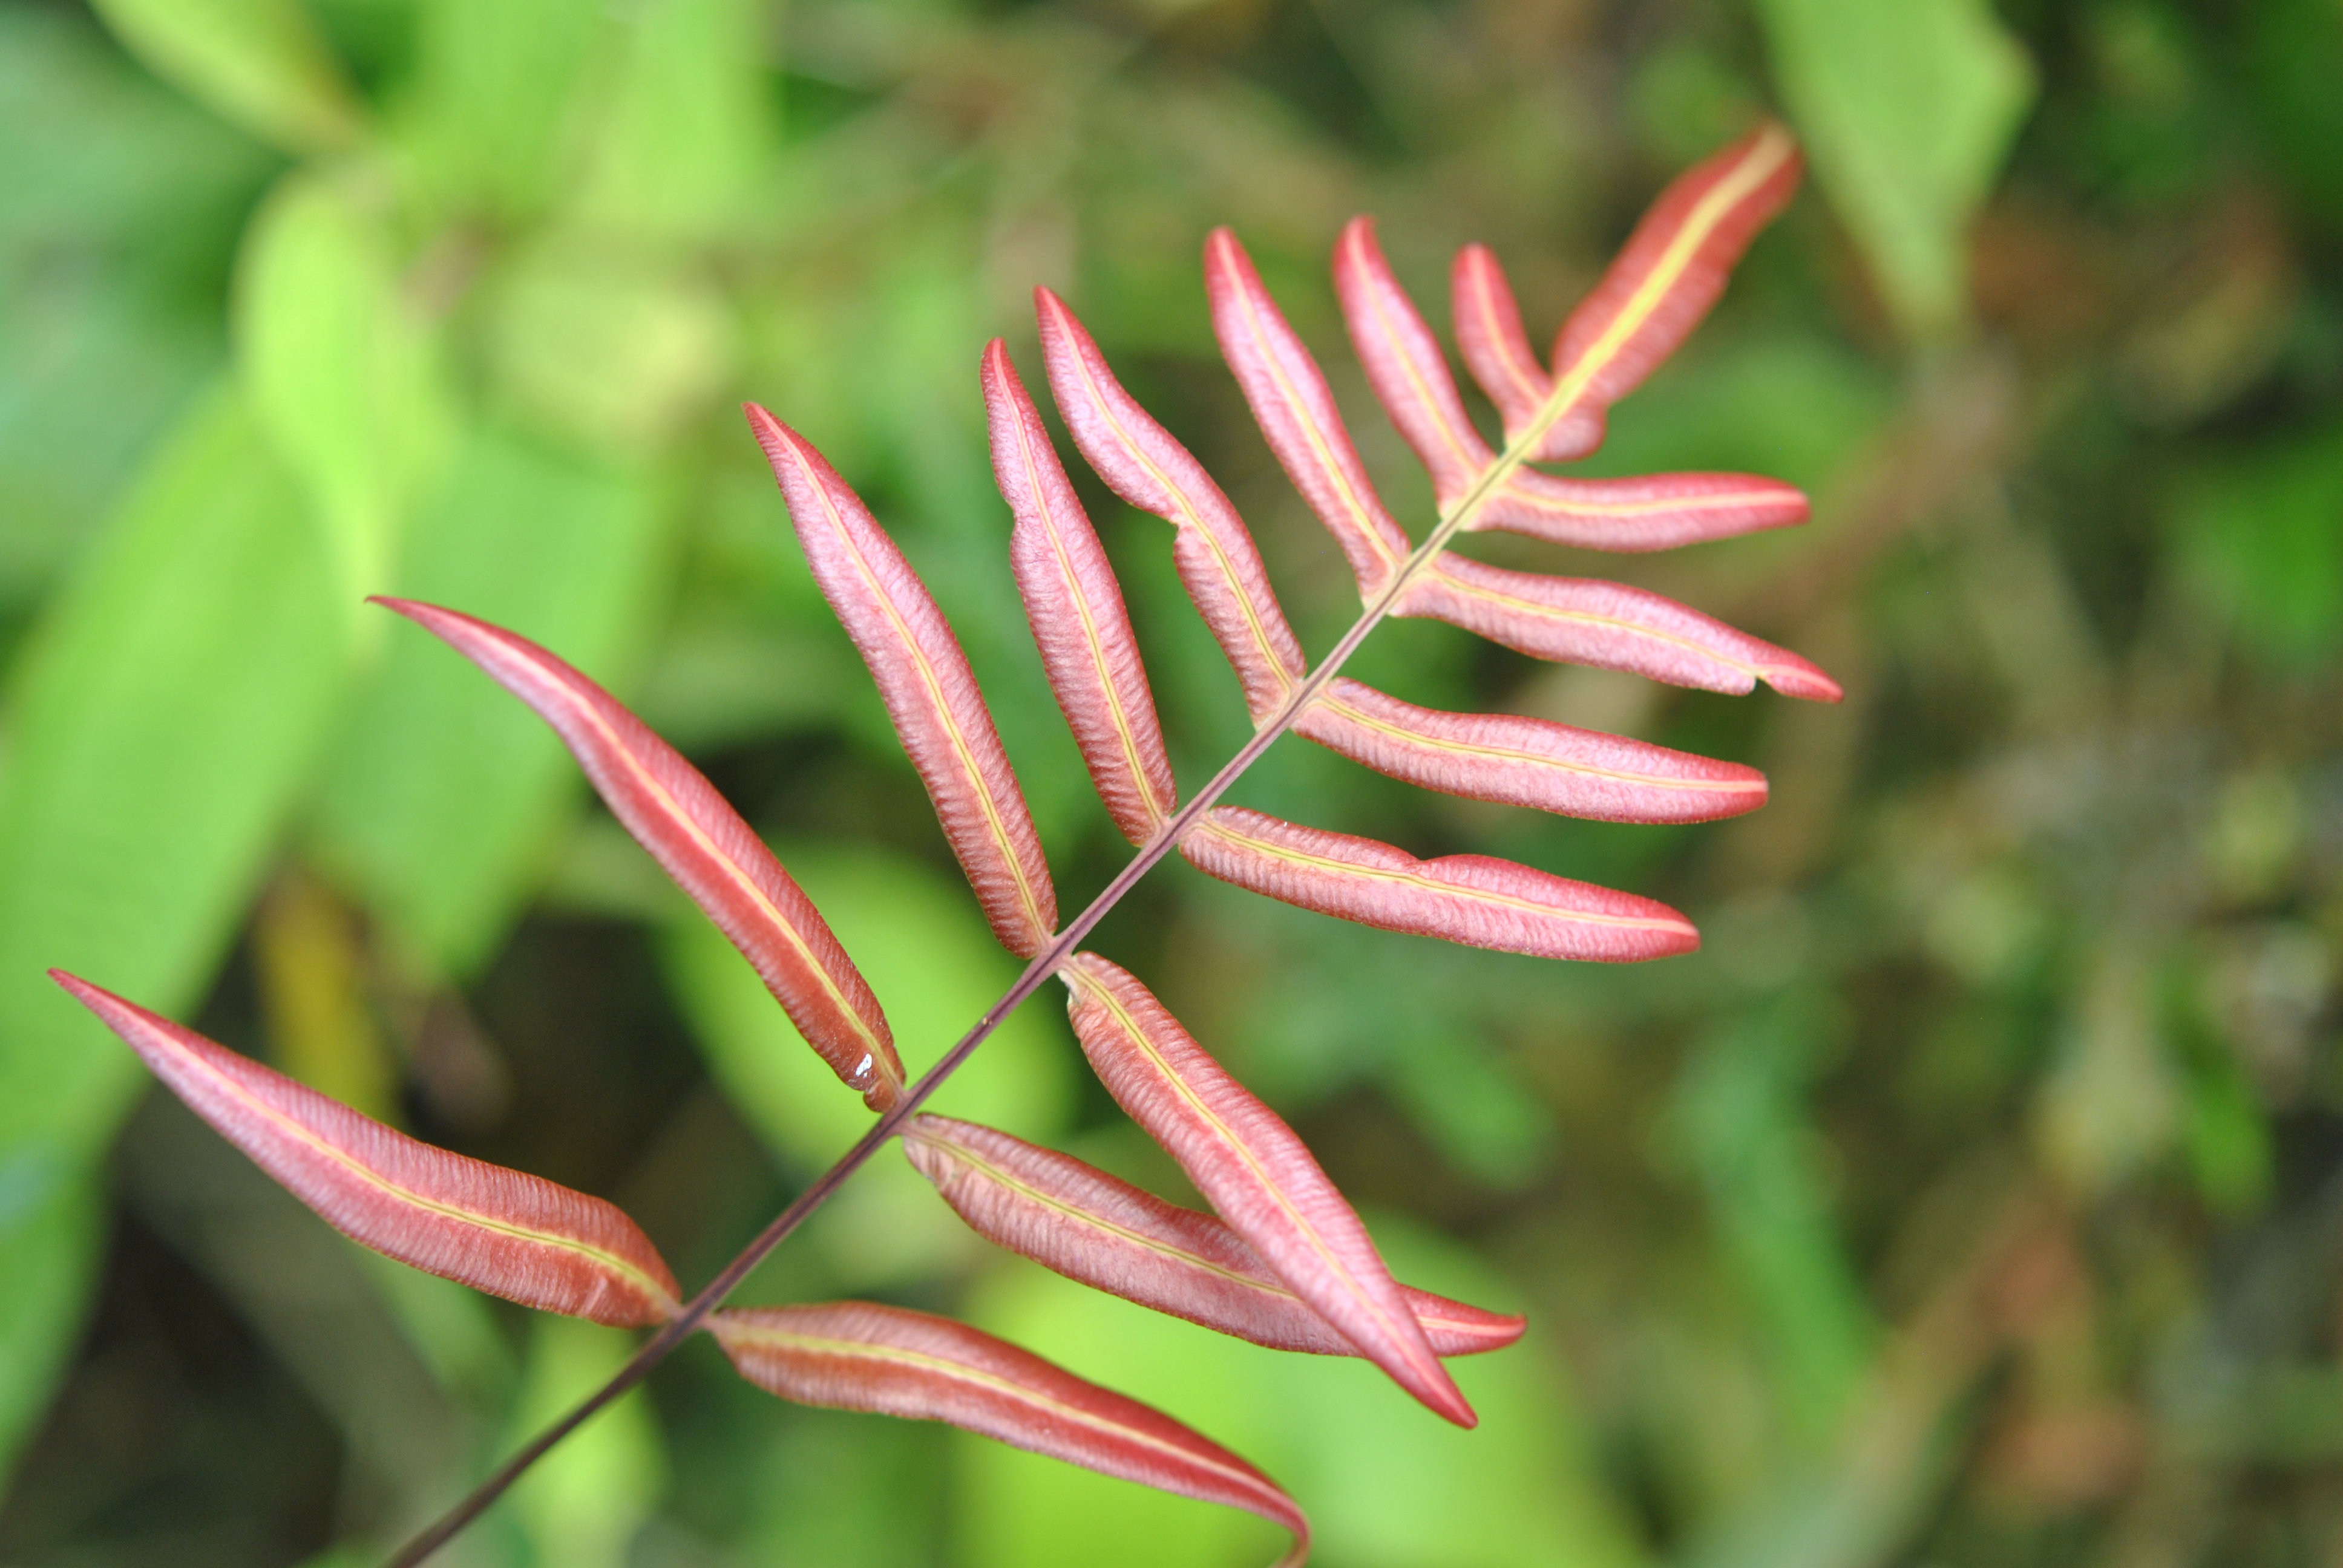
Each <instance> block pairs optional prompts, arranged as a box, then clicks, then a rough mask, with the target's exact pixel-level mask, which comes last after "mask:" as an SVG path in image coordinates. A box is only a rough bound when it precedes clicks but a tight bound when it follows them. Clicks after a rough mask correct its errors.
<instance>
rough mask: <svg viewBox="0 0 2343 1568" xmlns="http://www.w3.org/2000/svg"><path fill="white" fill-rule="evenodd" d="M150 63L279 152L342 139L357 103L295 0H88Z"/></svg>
mask: <svg viewBox="0 0 2343 1568" xmlns="http://www.w3.org/2000/svg"><path fill="white" fill-rule="evenodd" d="M96 9H97V13H98V15H101V16H103V17H104V18H105V19H106V25H107V26H109V27H111V28H113V29H114V31H115V34H116V36H118V37H119V38H121V40H122V41H123V43H124V44H125V45H127V46H128V48H129V49H130V52H131V53H132V54H134V55H137V56H138V57H139V58H140V59H141V60H143V61H145V62H146V65H147V66H148V67H149V68H150V69H152V70H153V71H154V73H155V74H156V75H158V76H161V77H162V78H163V79H164V80H165V81H166V82H169V83H171V84H172V85H175V86H176V87H178V88H179V89H180V90H181V91H182V92H185V93H186V94H187V95H189V96H190V97H192V98H194V99H196V101H197V102H198V103H201V104H203V105H204V106H206V107H207V108H209V109H211V110H212V111H214V112H215V113H216V114H218V115H219V116H222V117H223V118H225V119H227V120H230V121H232V122H234V123H235V124H236V125H239V126H243V127H244V128H245V129H246V130H248V131H250V132H252V133H253V134H254V135H255V136H259V137H261V138H262V139H263V140H265V141H268V142H273V143H275V144H276V145H277V146H280V147H283V148H285V149H286V150H287V151H288V152H297V153H306V152H317V151H321V150H327V149H331V148H335V147H339V146H346V145H347V144H348V143H349V142H351V141H352V140H354V139H355V138H356V137H357V135H358V132H359V130H360V128H361V121H362V116H363V111H362V110H361V108H360V107H359V105H358V102H357V98H356V97H355V95H353V94H352V93H351V91H350V86H349V84H348V82H347V79H346V78H345V77H344V75H343V74H342V68H341V66H340V65H339V63H337V61H336V60H335V58H334V56H333V52H332V50H331V49H329V48H328V47H327V44H326V41H325V39H324V37H323V36H322V35H320V34H319V33H318V31H317V25H316V24H315V23H314V22H313V21H312V20H311V19H310V16H309V14H308V12H307V9H306V8H305V7H304V6H303V5H302V4H301V0H96Z"/></svg>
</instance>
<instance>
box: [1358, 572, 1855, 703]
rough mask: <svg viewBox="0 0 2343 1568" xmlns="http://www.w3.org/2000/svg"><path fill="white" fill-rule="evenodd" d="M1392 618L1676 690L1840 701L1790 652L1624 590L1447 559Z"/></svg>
mask: <svg viewBox="0 0 2343 1568" xmlns="http://www.w3.org/2000/svg"><path fill="white" fill-rule="evenodd" d="M1392 613H1393V615H1400V616H1428V617H1431V618H1435V619H1439V620H1444V621H1446V622H1448V624H1449V625H1451V626H1459V627H1463V628H1464V629H1465V630H1467V631H1472V632H1477V633H1479V634H1480V635H1481V636H1483V637H1485V638H1489V639H1490V640H1491V641H1493V642H1501V643H1503V644H1504V645H1505V646H1506V647H1507V648H1513V649H1514V650H1516V651H1518V652H1521V653H1526V654H1528V655H1530V656H1531V657H1532V658H1552V659H1559V660H1562V661H1564V662H1566V663H1570V664H1586V665H1593V666H1594V667H1595V668H1598V669H1617V670H1624V671H1626V672H1627V673H1629V674H1632V675H1644V676H1649V677H1651V678H1653V679H1654V680H1664V681H1666V682H1668V683H1669V684H1671V685H1674V686H1689V687H1694V688H1697V689H1701V690H1704V691H1731V692H1745V691H1750V690H1754V689H1755V687H1756V684H1757V683H1758V682H1759V681H1761V680H1762V681H1764V682H1765V684H1766V685H1768V686H1770V687H1772V688H1773V689H1775V690H1776V691H1779V692H1783V693H1785V695H1787V696H1791V697H1804V698H1811V699H1815V700H1817V701H1822V702H1836V701H1837V700H1838V699H1839V698H1840V696H1841V695H1842V694H1841V692H1840V690H1839V686H1838V683H1837V682H1836V681H1835V680H1833V679H1832V678H1830V677H1829V676H1827V675H1825V674H1824V673H1823V672H1822V671H1821V670H1819V669H1817V668H1815V667H1814V666H1813V665H1812V664H1809V663H1808V662H1807V661H1806V660H1805V659H1803V658H1799V657H1798V656H1797V655H1796V654H1795V653H1792V652H1790V651H1788V650H1787V649H1786V648H1776V647H1775V646H1774V645H1773V644H1772V643H1770V642H1765V641H1762V640H1760V639H1759V638H1754V637H1751V636H1749V635H1748V634H1747V633H1746V632H1740V631H1735V630H1734V629H1733V628H1731V627H1729V626H1726V625H1725V623H1724V622H1723V621H1720V620H1715V619H1713V618H1710V617H1708V616H1704V615H1703V614H1701V613H1700V612H1699V611H1698V610H1694V609H1688V608H1685V607H1684V606H1683V605H1680V604H1678V603H1676V602H1675V601H1674V599H1671V598H1662V597H1661V596H1660V595H1658V594H1655V593H1652V592H1649V591H1647V590H1645V589H1643V588H1629V587H1627V586H1625V585H1624V584H1622V583H1614V582H1604V581H1601V580H1599V579H1596V578H1557V577H1547V576H1544V575H1543V574H1541V573H1536V572H1517V571H1509V570H1507V569H1506V568H1503V567H1493V566H1487V565H1484V564H1483V563H1482V562H1480V561H1476V560H1472V559H1469V558H1465V557H1463V556H1453V555H1452V556H1443V557H1442V558H1440V559H1438V560H1436V561H1434V562H1433V563H1432V565H1431V566H1430V567H1429V568H1426V569H1425V570H1424V572H1423V575H1422V576H1420V577H1418V578H1415V580H1413V582H1411V583H1409V584H1408V585H1407V588H1406V589H1405V591H1404V592H1403V593H1402V594H1401V596H1400V599H1399V602H1398V603H1397V604H1396V605H1394V606H1393V608H1392Z"/></svg>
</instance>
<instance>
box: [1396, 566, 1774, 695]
mask: <svg viewBox="0 0 2343 1568" xmlns="http://www.w3.org/2000/svg"><path fill="white" fill-rule="evenodd" d="M1432 569H1433V571H1434V572H1436V573H1438V574H1439V577H1440V580H1441V581H1443V582H1444V583H1446V584H1447V585H1448V586H1449V587H1450V588H1454V589H1455V590H1456V591H1457V592H1458V593H1461V594H1463V595H1465V596H1466V597H1467V598H1477V599H1483V600H1485V601H1487V602H1488V603H1490V604H1497V605H1506V606H1510V607H1511V608H1514V609H1519V610H1526V611H1528V612H1529V613H1531V614H1533V615H1536V616H1541V617H1543V618H1546V619H1548V620H1569V621H1583V622H1584V623H1585V624H1586V625H1589V626H1607V627H1615V628H1618V629H1619V630H1621V631H1632V632H1634V634H1635V635H1637V636H1638V637H1648V638H1651V639H1652V640H1653V641H1654V642H1664V643H1669V644H1672V645H1673V646H1674V647H1677V648H1689V649H1691V650H1692V651H1693V652H1694V653H1697V654H1699V655H1701V656H1702V657H1703V658H1713V659H1715V660H1716V662H1717V663H1719V664H1726V665H1731V666H1732V667H1733V668H1735V669H1738V670H1742V671H1744V672H1745V673H1746V674H1747V675H1748V676H1749V677H1750V678H1752V679H1756V678H1762V677H1763V676H1764V675H1765V672H1766V671H1767V670H1768V669H1770V668H1773V667H1772V666H1770V665H1760V664H1750V663H1748V662H1746V661H1745V660H1742V659H1738V658H1734V657H1733V656H1732V655H1731V654H1728V653H1719V652H1718V651H1716V649H1715V648H1709V647H1707V646H1705V645H1704V644H1702V643H1697V642H1694V641H1693V640H1692V639H1691V638H1685V637H1678V636H1677V635H1676V634H1675V633H1674V632H1669V631H1661V630H1659V629H1658V628H1655V627H1649V626H1644V625H1643V624H1641V623H1640V622H1637V621H1632V620H1622V619H1620V618H1618V617H1617V616H1611V615H1597V614H1595V613H1594V611H1593V610H1583V609H1556V608H1554V606H1552V605H1544V604H1539V603H1537V602H1536V601H1535V600H1534V599H1525V598H1514V597H1513V595H1511V594H1507V593H1500V592H1498V591H1497V590H1496V589H1494V588H1481V587H1478V586H1476V585H1475V584H1473V583H1468V582H1466V581H1464V580H1463V578H1459V577H1457V576H1456V575H1455V574H1454V573H1453V572H1450V571H1448V570H1447V569H1445V568H1443V567H1439V566H1434V567H1433V568H1432Z"/></svg>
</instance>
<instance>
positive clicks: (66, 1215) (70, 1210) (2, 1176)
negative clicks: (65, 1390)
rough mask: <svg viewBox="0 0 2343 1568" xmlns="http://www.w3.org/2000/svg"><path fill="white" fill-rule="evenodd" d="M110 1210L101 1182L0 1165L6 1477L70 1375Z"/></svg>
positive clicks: (1, 1447) (0, 1472) (1, 1439)
mask: <svg viewBox="0 0 2343 1568" xmlns="http://www.w3.org/2000/svg"><path fill="white" fill-rule="evenodd" d="M105 1241H106V1211H105V1207H104V1204H103V1203H102V1202H101V1201H100V1199H99V1195H98V1192H97V1191H96V1181H94V1180H92V1179H91V1178H90V1177H87V1176H83V1175H73V1176H66V1175H63V1174H61V1173H59V1172H57V1171H55V1170H54V1168H45V1167H43V1166H42V1165H39V1164H36V1163H33V1162H29V1161H23V1160H9V1161H6V1162H5V1163H0V1269H5V1270H6V1271H7V1277H8V1278H9V1279H10V1280H11V1281H12V1282H14V1283H12V1284H11V1285H10V1287H9V1289H8V1291H7V1293H6V1295H5V1299H0V1477H5V1475H7V1473H9V1472H10V1471H11V1470H13V1469H14V1468H15V1462H16V1455H17V1453H18V1452H19V1451H20V1450H21V1449H22V1448H23V1446H24V1444H25V1442H27V1441H28V1440H29V1439H30V1438H31V1437H32V1435H33V1432H34V1431H35V1427H36V1426H37V1424H38V1422H40V1419H41V1416H42V1414H43V1412H45V1411H46V1410H47V1409H48V1406H49V1401H50V1399H51V1398H52V1396H54V1395H55V1392H56V1386H57V1382H58V1381H59V1380H60V1379H61V1378H62V1377H63V1376H64V1375H65V1363H66V1360H67V1358H68V1357H70V1356H71V1355H72V1353H73V1351H74V1344H75V1340H76V1339H77V1338H78V1337H79V1331H80V1328H81V1323H82V1314H83V1312H85V1310H86V1308H87V1305H88V1300H89V1295H90V1292H91V1290H92V1289H93V1288H94V1287H95V1286H96V1283H97V1265H98V1262H99V1260H100V1256H101V1252H102V1249H103V1247H104V1244H105Z"/></svg>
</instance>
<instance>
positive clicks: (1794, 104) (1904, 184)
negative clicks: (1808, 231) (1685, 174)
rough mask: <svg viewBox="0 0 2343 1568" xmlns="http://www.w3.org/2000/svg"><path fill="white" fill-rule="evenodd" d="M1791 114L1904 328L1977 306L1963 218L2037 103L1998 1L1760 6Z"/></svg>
mask: <svg viewBox="0 0 2343 1568" xmlns="http://www.w3.org/2000/svg"><path fill="white" fill-rule="evenodd" d="M1757 10H1758V15H1760V17H1761V18H1762V19H1763V20H1764V22H1765V34H1766V40H1767V42H1768V44H1769V45H1771V49H1772V55H1773V59H1774V69H1775V75H1776V77H1777V78H1778V79H1779V80H1780V82H1781V85H1782V93H1783V96H1784V97H1785V99H1786V100H1787V101H1788V104H1789V109H1790V117H1791V120H1792V121H1793V122H1794V123H1795V125H1796V126H1797V130H1798V134H1799V136H1800V138H1801V139H1802V140H1803V141H1804V142H1805V146H1806V152H1807V156H1809V157H1810V158H1812V160H1813V162H1814V166H1815V175H1816V176H1817V177H1818V178H1819V179H1820V180H1821V182H1822V186H1823V188H1824V190H1825V192H1826V193H1827V194H1828V195H1829V196H1830V199H1831V204H1832V206H1835V207H1836V208H1837V209H1838V213H1839V216H1840V218H1841V219H1842V220H1843V221H1844V222H1845V225H1846V226H1847V228H1848V230H1849V231H1850V232H1851V233H1853V235H1854V236H1855V243H1856V244H1857V245H1858V246H1860V247H1861V248H1862V251H1863V253H1864V256H1865V260H1866V261H1868V262H1869V263H1870V266H1871V269H1872V273H1873V275H1874V276H1875V278H1876V279H1877V281H1878V284H1879V288H1880V292H1881V293H1882V294H1883V295H1884V296H1885V297H1886V300H1887V304H1888V307H1889V308H1890V310H1891V311H1892V312H1893V313H1894V315H1895V317H1896V321H1897V324H1898V325H1899V326H1901V327H1903V328H1904V330H1905V331H1906V333H1907V334H1909V335H1910V336H1912V337H1917V338H1922V339H1926V338H1932V337H1942V336H1944V335H1945V334H1946V332H1948V331H1951V330H1953V329H1954V328H1956V327H1958V325H1959V324H1960V322H1961V321H1962V319H1963V318H1964V317H1965V316H1966V312H1967V308H1968V304H1967V302H1968V280H1967V246H1968V239H1967V233H1968V223H1969V219H1970V217H1971V216H1974V215H1975V213H1976V209H1977V206H1978V205H1979V204H1980V203H1981V202H1983V201H1984V199H1985V197H1986V193H1987V192H1988V191H1990V190H1991V189H1992V188H1993V182H1994V178H1995V176H1996V174H1998V172H1999V171H2000V168H2001V163H2002V159H2003V158H2004V157H2005V156H2006V155H2007V153H2008V151H2009V146H2010V142H2011V139H2012V138H2013V137H2014V136H2015V135H2016V131H2017V126H2018V124H2019V122H2020V121H2021V120H2023V119H2024V117H2025V115H2026V108H2027V107H2028V106H2029V105H2030V104H2031V103H2032V102H2033V98H2034V85H2035V84H2034V69H2033V65H2032V63H2031V61H2030V60H2029V59H2028V58H2027V56H2026V53H2025V50H2024V48H2023V46H2022V45H2019V44H2018V42H2017V41H2016V39H2015V38H2014V37H2012V36H2011V35H2010V34H2009V33H2008V32H2007V30H2006V29H2005V28H2004V27H2003V26H2002V25H2001V23H2000V22H1999V21H1998V20H1997V19H1996V17H1995V15H1994V14H1993V7H1992V5H1990V4H1989V0H1895V3H1894V4H1892V5H1882V4H1880V3H1879V0H1759V5H1758V7H1757Z"/></svg>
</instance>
